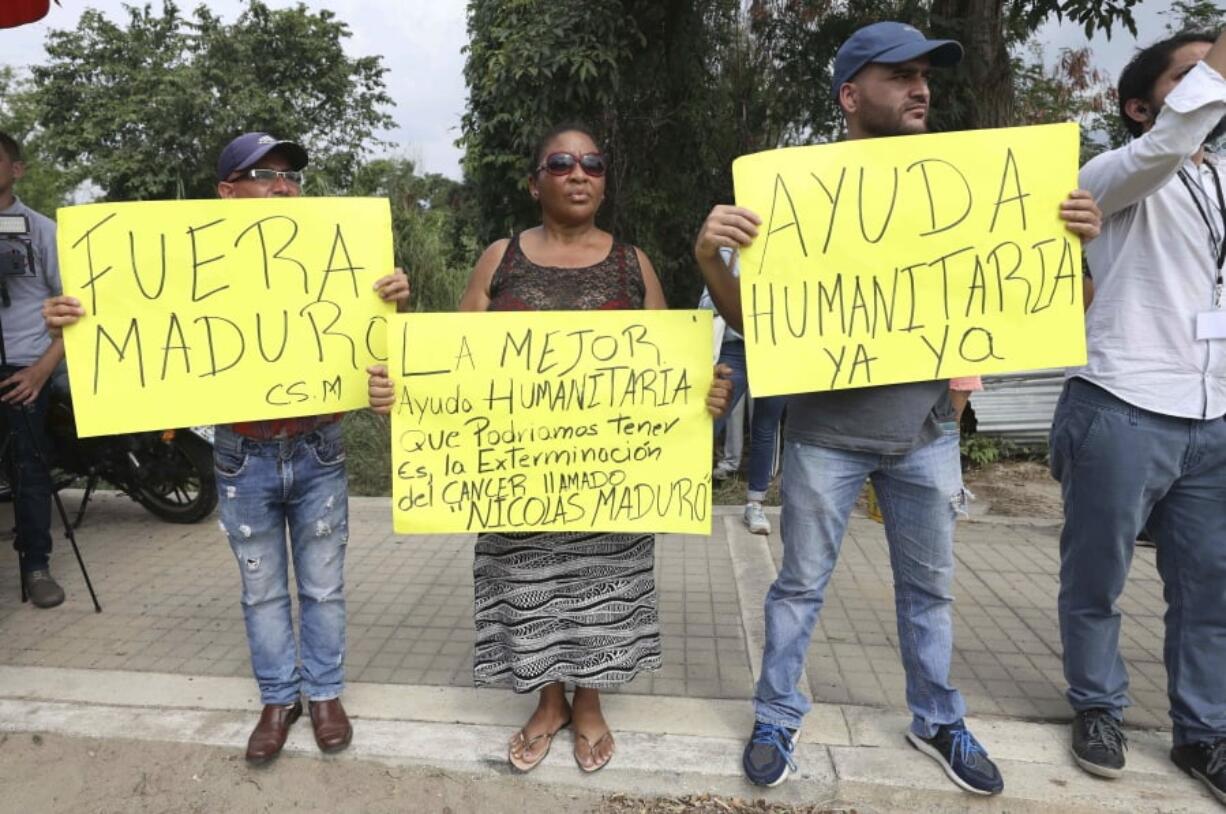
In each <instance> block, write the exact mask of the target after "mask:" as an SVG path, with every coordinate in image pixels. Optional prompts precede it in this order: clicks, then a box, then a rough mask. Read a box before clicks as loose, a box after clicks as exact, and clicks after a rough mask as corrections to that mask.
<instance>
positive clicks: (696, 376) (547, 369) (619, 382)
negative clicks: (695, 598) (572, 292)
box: [388, 311, 712, 534]
mask: <svg viewBox="0 0 1226 814" xmlns="http://www.w3.org/2000/svg"><path fill="white" fill-rule="evenodd" d="M388 344H389V353H390V356H391V361H390V362H389V364H388V371H389V375H390V377H391V379H392V381H393V382H394V383H395V387H396V394H397V401H396V405H395V407H394V408H393V411H392V501H393V507H394V509H393V511H394V516H395V528H396V531H397V532H398V533H401V534H420V533H435V532H475V531H587V532H591V531H598V532H599V531H607V532H612V531H623V532H634V531H638V532H681V533H689V534H710V532H711V418H710V415H709V414H708V413H707V410H706V399H707V392H708V390H709V389H710V386H711V377H712V365H711V312H710V311H584V312H566V311H536V312H523V313H486V314H399V315H396V316H395V317H393V320H392V323H391V327H390V329H389V335H388Z"/></svg>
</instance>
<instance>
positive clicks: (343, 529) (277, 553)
mask: <svg viewBox="0 0 1226 814" xmlns="http://www.w3.org/2000/svg"><path fill="white" fill-rule="evenodd" d="M306 165H307V153H306V150H305V149H303V148H302V147H301V146H300V145H299V144H297V143H295V142H292V141H286V140H283V139H277V138H274V137H273V136H270V135H268V134H267V133H245V134H243V135H241V136H239V137H238V138H236V139H234V140H233V141H231V142H230V143H229V144H228V145H226V148H225V149H224V150H222V152H221V156H220V158H219V159H218V161H217V194H218V195H219V196H220V197H222V198H272V197H297V196H298V195H301V194H302V183H303V180H304V178H303V172H302V171H303V168H304V167H306ZM375 291H376V293H377V294H378V296H380V297H381V298H382V299H384V300H387V301H392V302H396V303H397V304H403V303H405V302H407V301H408V298H409V281H408V278H407V277H406V276H405V275H404V273H403V272H402V271H401V270H399V269H397V270H396V273H394V274H389V275H386V276H384V277H381V278H380V279H379V280H378V281H376V282H375ZM84 313H85V311H84V309H83V308H81V306H80V303H79V302H78V301H77V300H76V299H75V298H72V297H55V298H52V299H50V300H48V301H47V302H46V303H45V305H44V308H43V314H44V316H45V318H46V320H47V323H48V325H49V326H52V328H53V329H58V328H59V327H60V326H63V325H67V324H71V323H73V322H75V321H77V319H79V318H80V317H81V316H84ZM340 419H341V415H340V414H336V415H322V416H308V417H305V418H289V419H277V420H272V421H251V422H241V423H237V424H231V425H228V426H226V425H219V426H218V427H217V428H216V435H215V440H214V450H213V454H214V461H215V464H216V470H217V485H218V492H219V493H220V494H221V506H220V515H221V526H222V529H223V530H224V531H225V533H226V536H227V537H228V538H229V540H230V547H231V548H232V549H233V551H234V556H235V558H236V559H237V561H238V567H239V573H240V574H241V577H242V583H243V595H242V606H243V616H244V619H245V621H246V626H247V644H248V646H249V647H250V650H251V667H252V670H253V671H254V673H255V678H256V681H257V683H258V684H259V686H260V699H261V701H262V702H263V704H264V710H263V713H262V714H261V715H260V720H259V722H258V723H257V724H256V727H255V730H254V731H253V732H252V733H251V737H250V739H249V740H248V742H247V760H248V762H250V763H252V764H255V765H259V764H263V763H267V762H268V761H270V760H272V759H273V758H275V757H276V756H277V755H279V754H280V753H281V749H282V747H283V746H284V745H285V740H286V737H287V736H288V734H289V728H290V726H291V725H292V724H293V723H294V721H296V720H298V717H299V716H300V715H301V714H302V702H301V696H302V695H303V694H305V695H306V697H307V701H308V706H309V714H310V718H311V724H312V726H313V728H314V731H315V742H316V744H317V745H318V746H319V748H320V749H321V750H323V751H325V752H336V751H339V750H341V749H344V748H345V747H346V746H348V745H349V741H350V739H351V738H352V737H353V727H352V725H351V724H350V722H349V718H348V716H347V715H346V713H345V708H344V707H343V706H342V705H341V701H340V695H341V691H342V689H343V688H344V670H345V595H344V566H345V545H346V543H347V542H348V539H349V493H348V482H347V479H346V475H345V448H344V444H343V442H342V439H341V424H340ZM287 527H288V530H289V553H290V555H291V556H292V558H293V562H294V576H295V578H296V579H297V582H298V604H299V608H298V610H299V629H300V636H299V639H300V642H301V648H299V646H298V643H296V642H295V637H294V626H293V618H292V615H291V605H290V594H289V583H288V579H289V576H288V567H289V564H288V561H287V557H286V545H285V542H286V541H285V535H286V529H287ZM299 651H301V669H299V658H298V657H299Z"/></svg>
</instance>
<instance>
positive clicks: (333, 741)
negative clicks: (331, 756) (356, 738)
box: [310, 698, 353, 752]
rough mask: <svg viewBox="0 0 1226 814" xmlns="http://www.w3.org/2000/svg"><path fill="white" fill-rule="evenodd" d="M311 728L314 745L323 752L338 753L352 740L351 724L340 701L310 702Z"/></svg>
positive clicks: (331, 699) (332, 699)
mask: <svg viewBox="0 0 1226 814" xmlns="http://www.w3.org/2000/svg"><path fill="white" fill-rule="evenodd" d="M310 707H311V726H313V727H315V743H317V744H319V748H320V749H321V750H322V751H324V752H339V751H341V750H342V749H344V748H345V747H346V746H348V745H349V741H351V740H353V724H351V723H349V716H348V715H346V714H345V708H344V707H342V706H341V699H339V698H330V699H328V700H327V701H312V702H311V704H310Z"/></svg>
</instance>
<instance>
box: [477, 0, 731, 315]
mask: <svg viewBox="0 0 1226 814" xmlns="http://www.w3.org/2000/svg"><path fill="white" fill-rule="evenodd" d="M738 5H739V4H738V2H737V0H679V1H678V2H670V3H658V2H654V0H618V2H608V3H588V2H583V0H548V2H547V1H546V0H472V1H471V2H470V3H469V7H468V30H469V36H470V40H469V45H468V60H467V64H466V66H465V76H466V78H467V81H468V87H469V104H468V110H467V113H466V114H465V116H464V119H463V136H462V143H463V144H464V146H465V148H466V157H465V165H464V166H465V172H466V175H467V177H468V179H469V181H470V182H471V184H472V192H473V195H474V198H475V200H476V201H477V206H478V211H479V225H478V234H479V236H480V238H481V240H482V241H483V242H488V241H490V240H493V239H495V238H497V237H502V236H505V235H508V234H509V233H511V232H513V231H517V230H519V229H523V228H526V227H528V226H531V225H533V224H536V223H539V215H538V214H537V212H536V210H535V208H534V207H533V206H532V202H531V200H530V199H529V198H528V196H527V194H526V186H527V176H528V165H529V162H530V159H531V156H530V153H531V152H532V148H533V145H534V142H535V140H536V138H537V136H538V135H539V134H540V133H542V132H544V131H546V130H548V129H549V128H550V127H551V126H552V125H554V124H557V123H559V122H563V121H571V120H580V121H583V122H585V123H587V124H588V125H589V126H591V127H593V128H595V129H596V130H597V131H598V133H597V134H598V136H600V138H601V139H602V141H603V146H604V147H605V148H606V150H607V151H608V152H609V154H610V155H611V157H612V159H613V167H612V170H611V172H610V178H609V186H608V191H607V194H606V200H605V206H604V209H603V211H602V213H601V216H600V221H601V223H602V225H604V226H606V227H607V228H609V229H610V230H612V231H613V232H614V233H615V234H617V236H618V237H619V238H621V239H623V240H627V241H630V242H633V243H636V244H637V245H639V246H641V247H642V248H643V250H644V251H645V252H646V253H647V255H648V256H649V257H650V258H651V259H652V261H653V262H654V264H655V266H656V268H657V271H658V272H659V273H660V277H661V281H662V282H663V284H664V287H665V291H666V293H667V294H668V296H669V299H670V300H671V301H672V302H673V303H674V304H677V305H688V304H692V303H694V302H696V301H697V299H698V296H697V295H698V289H699V283H698V277H697V274H696V272H695V271H694V270H693V264H692V261H691V259H690V248H691V244H692V240H693V235H694V232H695V231H696V229H697V226H698V223H699V220H700V219H701V217H702V214H703V213H704V212H705V210H706V209H708V208H709V207H710V206H711V205H712V204H714V203H716V202H718V201H722V200H727V199H728V198H729V197H730V195H729V193H730V188H731V177H730V166H731V161H732V158H733V157H734V156H735V155H736V146H737V132H736V130H735V129H733V128H732V127H731V126H730V122H732V121H733V120H734V119H735V118H736V116H735V115H734V108H735V103H736V100H735V99H734V97H733V96H732V94H731V92H730V90H731V89H730V85H729V83H728V82H726V81H724V80H725V69H726V68H728V67H729V66H728V62H729V61H730V60H732V59H734V58H735V55H736V51H735V49H736V45H737V22H738V16H739V11H738Z"/></svg>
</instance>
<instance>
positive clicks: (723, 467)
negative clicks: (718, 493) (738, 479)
mask: <svg viewBox="0 0 1226 814" xmlns="http://www.w3.org/2000/svg"><path fill="white" fill-rule="evenodd" d="M735 474H736V469H735V468H734V467H731V466H728V465H727V464H725V463H722V462H721V463H720V464H718V465H717V466H716V467H715V469H713V470H711V480H728V478H730V477H732V476H733V475H735Z"/></svg>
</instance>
